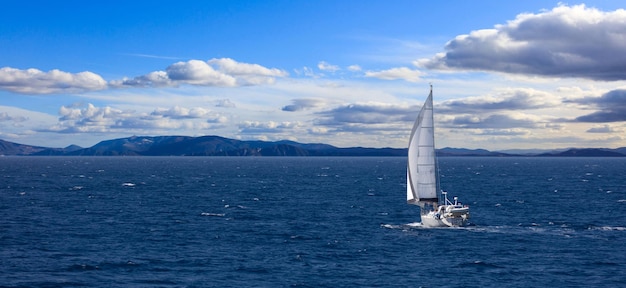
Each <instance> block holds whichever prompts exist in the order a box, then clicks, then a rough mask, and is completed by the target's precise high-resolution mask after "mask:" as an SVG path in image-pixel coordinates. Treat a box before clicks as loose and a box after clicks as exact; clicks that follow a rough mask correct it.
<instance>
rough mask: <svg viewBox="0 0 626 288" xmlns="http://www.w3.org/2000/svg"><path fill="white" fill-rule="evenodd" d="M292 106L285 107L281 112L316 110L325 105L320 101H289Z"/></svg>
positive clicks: (304, 99)
mask: <svg viewBox="0 0 626 288" xmlns="http://www.w3.org/2000/svg"><path fill="white" fill-rule="evenodd" d="M291 101H292V103H293V104H291V105H287V106H285V107H283V108H282V110H283V111H287V112H295V111H301V110H306V109H311V108H316V107H319V106H321V105H323V104H324V103H325V101H324V100H322V99H312V98H301V99H293V100H291Z"/></svg>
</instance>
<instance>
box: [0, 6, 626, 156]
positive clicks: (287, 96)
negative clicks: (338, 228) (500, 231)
mask: <svg viewBox="0 0 626 288" xmlns="http://www.w3.org/2000/svg"><path fill="white" fill-rule="evenodd" d="M430 2H432V3H430ZM624 6H626V4H624V3H623V1H610V0H605V1H586V2H557V1H541V0H537V1H505V2H503V1H485V0H477V1H456V0H454V1H413V0H390V1H371V0H360V1H349V0H346V1H334V0H330V1H327V0H316V1H305V0H288V1H287V0H275V1H245V0H241V1H220V0H215V1H187V0H179V1H155V0H152V1H105V2H101V1H40V2H38V1H9V3H3V9H2V10H3V12H0V14H1V17H0V139H2V140H6V141H11V142H16V143H21V144H29V145H37V146H45V147H66V146H69V145H71V144H75V145H79V146H82V147H90V146H93V145H95V144H97V143H98V142H100V141H103V140H109V139H115V138H124V137H130V136H134V135H137V136H161V135H187V136H203V135H218V136H222V137H227V138H233V139H241V140H266V141H276V140H293V141H298V142H301V143H327V144H331V145H335V146H338V147H356V146H361V147H394V148H403V147H406V146H407V144H408V138H409V134H410V130H411V126H412V125H413V122H414V120H415V117H416V116H417V114H418V112H419V109H420V107H421V105H422V103H423V101H424V100H425V99H426V97H427V96H428V92H429V89H430V86H429V85H431V84H432V86H433V95H434V109H435V114H436V116H435V125H436V126H435V127H436V128H435V129H436V131H435V133H436V146H437V147H438V148H443V147H456V148H472V149H476V148H484V149H489V150H506V149H556V148H568V147H606V148H617V147H625V146H626V135H625V131H626V10H624V9H625V7H624Z"/></svg>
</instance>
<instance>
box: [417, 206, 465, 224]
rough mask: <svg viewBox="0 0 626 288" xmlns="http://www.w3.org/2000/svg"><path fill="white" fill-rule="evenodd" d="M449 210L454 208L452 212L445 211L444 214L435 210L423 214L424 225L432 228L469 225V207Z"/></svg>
mask: <svg viewBox="0 0 626 288" xmlns="http://www.w3.org/2000/svg"><path fill="white" fill-rule="evenodd" d="M449 210H452V212H448V213H443V215H441V213H437V212H435V211H430V212H428V213H427V214H422V226H423V227H429V228H432V227H463V226H465V225H467V223H468V219H469V209H468V208H467V207H464V208H463V209H449Z"/></svg>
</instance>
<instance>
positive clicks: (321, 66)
mask: <svg viewBox="0 0 626 288" xmlns="http://www.w3.org/2000/svg"><path fill="white" fill-rule="evenodd" d="M317 68H318V69H320V70H322V71H328V72H336V71H338V70H341V69H340V68H339V66H337V65H331V64H329V63H328V62H326V61H321V62H320V63H317Z"/></svg>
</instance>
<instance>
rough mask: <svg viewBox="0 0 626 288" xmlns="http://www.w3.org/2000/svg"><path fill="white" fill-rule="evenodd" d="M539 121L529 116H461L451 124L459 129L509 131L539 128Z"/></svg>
mask: <svg viewBox="0 0 626 288" xmlns="http://www.w3.org/2000/svg"><path fill="white" fill-rule="evenodd" d="M539 121H540V120H539V119H536V118H535V117H531V116H529V115H503V114H493V115H488V116H479V115H461V116H457V117H454V119H453V120H452V121H451V123H450V124H452V126H454V127H457V128H458V127H460V128H479V129H487V128H490V129H509V128H536V127H539V125H538V122H539Z"/></svg>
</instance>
